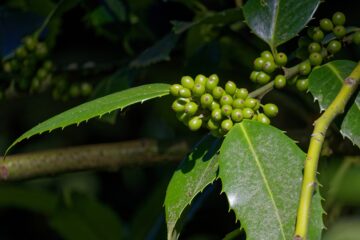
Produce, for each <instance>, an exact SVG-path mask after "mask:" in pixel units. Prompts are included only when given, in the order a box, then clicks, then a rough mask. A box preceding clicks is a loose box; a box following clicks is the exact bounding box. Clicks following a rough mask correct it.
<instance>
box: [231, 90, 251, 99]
mask: <svg viewBox="0 0 360 240" xmlns="http://www.w3.org/2000/svg"><path fill="white" fill-rule="evenodd" d="M248 95H249V91H248V90H247V89H246V88H237V89H236V91H235V94H234V98H241V99H246V98H247V96H248Z"/></svg>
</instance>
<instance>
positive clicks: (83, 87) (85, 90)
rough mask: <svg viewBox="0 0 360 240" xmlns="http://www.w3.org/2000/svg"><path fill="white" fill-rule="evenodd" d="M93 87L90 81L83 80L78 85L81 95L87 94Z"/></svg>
mask: <svg viewBox="0 0 360 240" xmlns="http://www.w3.org/2000/svg"><path fill="white" fill-rule="evenodd" d="M92 90H93V87H92V85H91V84H90V83H87V82H83V83H81V85H80V91H81V95H82V96H84V97H86V96H89V95H90V94H91V93H92Z"/></svg>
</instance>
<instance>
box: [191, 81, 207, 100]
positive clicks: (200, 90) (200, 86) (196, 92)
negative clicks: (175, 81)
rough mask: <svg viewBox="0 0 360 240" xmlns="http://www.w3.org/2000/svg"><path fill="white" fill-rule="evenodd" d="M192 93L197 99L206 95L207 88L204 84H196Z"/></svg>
mask: <svg viewBox="0 0 360 240" xmlns="http://www.w3.org/2000/svg"><path fill="white" fill-rule="evenodd" d="M191 91H192V94H193V95H194V96H195V97H200V96H201V95H203V94H204V93H205V87H204V85H203V84H200V83H196V84H195V85H194V87H193V88H192V89H191Z"/></svg>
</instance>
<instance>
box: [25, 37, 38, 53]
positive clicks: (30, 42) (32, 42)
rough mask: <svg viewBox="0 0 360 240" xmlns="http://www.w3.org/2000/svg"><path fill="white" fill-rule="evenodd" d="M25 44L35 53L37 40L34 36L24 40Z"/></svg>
mask: <svg viewBox="0 0 360 240" xmlns="http://www.w3.org/2000/svg"><path fill="white" fill-rule="evenodd" d="M23 42H24V45H25V47H26V48H27V49H28V50H30V51H33V50H34V49H35V47H36V43H37V39H36V38H35V37H32V36H27V37H25V38H24V39H23Z"/></svg>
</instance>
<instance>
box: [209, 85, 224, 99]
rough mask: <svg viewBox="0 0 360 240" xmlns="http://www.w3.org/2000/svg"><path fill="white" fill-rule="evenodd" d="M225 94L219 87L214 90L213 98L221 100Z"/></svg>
mask: <svg viewBox="0 0 360 240" xmlns="http://www.w3.org/2000/svg"><path fill="white" fill-rule="evenodd" d="M224 94H225V91H224V89H223V88H222V87H219V86H217V87H215V88H214V89H213V91H212V95H213V97H214V98H215V99H219V98H221V97H222V95H224Z"/></svg>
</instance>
